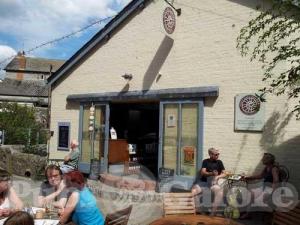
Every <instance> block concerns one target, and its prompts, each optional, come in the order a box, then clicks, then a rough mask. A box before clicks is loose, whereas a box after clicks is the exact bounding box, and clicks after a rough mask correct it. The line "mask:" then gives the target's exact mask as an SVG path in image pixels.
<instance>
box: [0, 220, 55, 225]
mask: <svg viewBox="0 0 300 225" xmlns="http://www.w3.org/2000/svg"><path fill="white" fill-rule="evenodd" d="M6 219H7V218H5V219H1V220H0V225H3V223H4V221H5V220H6ZM58 222H59V220H49V219H35V220H34V225H57V224H58Z"/></svg>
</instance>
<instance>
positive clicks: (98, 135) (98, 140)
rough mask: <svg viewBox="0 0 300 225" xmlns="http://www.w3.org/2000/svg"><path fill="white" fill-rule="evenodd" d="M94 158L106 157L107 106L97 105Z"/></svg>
mask: <svg viewBox="0 0 300 225" xmlns="http://www.w3.org/2000/svg"><path fill="white" fill-rule="evenodd" d="M94 126H95V127H94V159H98V160H99V159H100V158H101V157H104V140H105V106H99V105H96V106H95V124H94Z"/></svg>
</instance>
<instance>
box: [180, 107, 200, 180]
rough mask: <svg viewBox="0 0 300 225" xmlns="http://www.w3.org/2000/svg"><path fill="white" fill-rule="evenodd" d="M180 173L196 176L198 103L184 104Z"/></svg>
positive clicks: (182, 108)
mask: <svg viewBox="0 0 300 225" xmlns="http://www.w3.org/2000/svg"><path fill="white" fill-rule="evenodd" d="M181 110H182V114H181V116H182V119H181V122H182V124H181V148H180V154H181V155H180V174H181V175H182V176H195V172H196V159H197V155H196V154H197V145H198V143H197V142H198V141H197V136H198V133H197V131H198V104H187V103H186V104H182V107H181Z"/></svg>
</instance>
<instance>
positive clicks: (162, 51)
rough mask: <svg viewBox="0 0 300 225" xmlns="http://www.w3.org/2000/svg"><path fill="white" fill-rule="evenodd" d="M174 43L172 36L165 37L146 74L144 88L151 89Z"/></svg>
mask: <svg viewBox="0 0 300 225" xmlns="http://www.w3.org/2000/svg"><path fill="white" fill-rule="evenodd" d="M173 44H174V40H173V39H172V38H170V37H169V36H165V37H164V39H163V40H162V42H161V44H160V46H159V48H158V50H157V51H156V54H155V56H154V58H153V59H152V61H151V63H150V65H149V67H148V69H147V71H146V73H145V75H144V79H143V90H149V89H150V87H151V85H152V84H153V82H154V80H156V78H157V75H158V74H159V71H160V69H161V67H162V65H163V64H164V62H165V61H166V59H167V57H168V55H169V53H170V51H171V49H172V47H173Z"/></svg>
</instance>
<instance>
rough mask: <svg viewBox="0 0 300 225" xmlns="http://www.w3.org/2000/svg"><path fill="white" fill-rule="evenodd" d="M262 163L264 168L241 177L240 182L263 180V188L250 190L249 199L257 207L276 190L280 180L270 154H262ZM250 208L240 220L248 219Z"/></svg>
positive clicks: (273, 157) (273, 159)
mask: <svg viewBox="0 0 300 225" xmlns="http://www.w3.org/2000/svg"><path fill="white" fill-rule="evenodd" d="M261 161H262V163H263V165H264V166H265V167H264V168H263V170H262V171H261V172H260V173H259V174H255V175H251V176H245V177H242V180H245V181H250V180H257V179H263V186H262V187H258V188H253V189H251V199H252V200H254V201H255V202H256V204H257V205H261V206H264V201H265V200H267V199H268V198H269V197H270V196H271V194H272V192H273V191H274V190H275V189H276V188H277V186H278V184H279V182H280V178H279V169H278V166H277V165H276V163H275V156H274V155H273V154H271V153H264V155H263V157H262V160H261ZM249 210H250V208H249V207H248V208H247V212H246V213H245V214H244V215H242V216H241V217H240V218H241V219H247V218H249V217H250V214H249Z"/></svg>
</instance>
